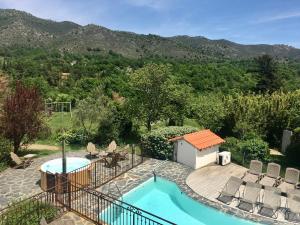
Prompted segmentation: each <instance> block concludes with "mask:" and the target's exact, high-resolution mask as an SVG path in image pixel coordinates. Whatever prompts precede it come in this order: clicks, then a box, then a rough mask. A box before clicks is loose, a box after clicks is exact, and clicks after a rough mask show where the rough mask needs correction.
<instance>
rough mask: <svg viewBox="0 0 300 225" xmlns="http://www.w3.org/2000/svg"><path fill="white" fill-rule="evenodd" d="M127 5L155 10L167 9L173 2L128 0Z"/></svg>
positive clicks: (169, 0)
mask: <svg viewBox="0 0 300 225" xmlns="http://www.w3.org/2000/svg"><path fill="white" fill-rule="evenodd" d="M127 3H128V4H130V5H133V6H137V7H147V8H152V9H155V10H164V9H167V8H168V6H169V5H170V3H171V0H127Z"/></svg>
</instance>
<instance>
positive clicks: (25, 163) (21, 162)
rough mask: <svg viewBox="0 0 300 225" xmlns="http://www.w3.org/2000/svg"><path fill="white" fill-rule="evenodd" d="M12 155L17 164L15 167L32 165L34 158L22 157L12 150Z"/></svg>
mask: <svg viewBox="0 0 300 225" xmlns="http://www.w3.org/2000/svg"><path fill="white" fill-rule="evenodd" d="M10 157H11V159H12V161H14V163H15V164H16V165H15V166H14V168H15V169H18V168H23V169H25V168H26V167H28V166H30V165H31V163H32V159H21V158H20V157H19V156H17V155H16V154H15V153H14V152H10Z"/></svg>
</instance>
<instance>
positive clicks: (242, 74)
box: [0, 37, 300, 161]
mask: <svg viewBox="0 0 300 225" xmlns="http://www.w3.org/2000/svg"><path fill="white" fill-rule="evenodd" d="M153 38H154V37H153ZM177 41H182V40H177ZM0 50H1V51H0V57H2V59H3V60H2V61H1V62H0V67H1V68H2V71H3V73H5V74H6V75H7V76H8V77H9V78H10V80H11V82H10V88H12V89H14V88H15V86H16V81H17V80H21V81H22V83H23V84H24V86H26V88H33V87H36V88H37V89H38V91H39V93H41V97H43V99H44V100H46V101H47V102H56V101H60V102H62V101H67V102H71V105H72V112H73V114H72V115H73V116H72V118H71V117H70V116H63V117H61V115H66V114H67V113H66V112H64V113H58V112H52V113H51V114H50V117H48V118H45V122H46V123H47V124H48V125H49V129H46V130H44V132H42V133H39V136H38V139H39V140H38V142H39V143H46V144H57V140H58V133H59V131H60V130H61V128H64V129H65V131H66V132H67V134H68V141H69V143H70V144H71V145H74V144H75V145H86V143H87V142H88V141H93V142H94V143H96V144H99V145H106V144H107V143H109V142H110V141H111V140H112V139H114V140H117V141H118V142H119V143H120V142H121V143H122V142H125V143H138V142H140V140H141V137H145V136H147V135H148V134H150V133H152V131H153V132H155V131H156V130H157V129H158V130H160V129H164V127H169V126H183V125H186V121H189V122H190V121H192V122H193V124H192V125H193V126H194V123H195V124H196V125H199V126H200V127H204V128H208V129H211V130H212V131H214V132H216V133H217V134H219V135H221V136H222V137H233V138H236V140H237V142H238V143H237V146H239V147H238V148H237V149H236V150H232V151H236V152H237V153H236V155H237V156H238V157H239V156H241V157H240V158H241V159H243V158H244V152H243V151H242V150H241V149H240V145H242V144H243V143H244V142H246V141H248V143H246V144H248V145H247V146H246V144H245V143H244V144H245V146H244V149H247V151H249V154H250V155H251V154H252V149H251V148H250V147H249V146H251V143H252V142H255V143H256V144H257V145H258V144H259V145H260V144H261V148H259V149H263V146H265V145H264V144H263V143H267V144H268V145H269V146H270V147H272V148H279V147H280V141H281V136H282V131H283V129H295V128H296V127H299V126H300V124H299V123H300V114H299V110H298V109H299V107H300V100H299V99H300V98H299V97H300V92H299V89H300V78H299V75H300V63H299V62H297V61H295V60H287V59H284V60H283V59H275V58H272V57H271V56H268V55H263V56H260V57H257V58H247V59H243V60H234V59H230V58H227V59H209V60H204V59H201V60H195V61H194V60H182V59H180V60H178V59H175V58H173V59H171V58H164V57H161V56H155V57H141V58H135V57H133V58H126V57H123V56H121V55H118V54H116V53H114V52H109V53H108V54H100V53H99V51H94V50H92V49H90V51H88V52H81V53H76V52H72V51H71V52H64V51H57V50H53V49H51V48H49V49H45V48H42V47H41V48H23V47H18V48H14V49H12V48H9V47H8V48H5V49H4V48H3V49H1V48H0ZM100 52H101V51H100ZM58 111H59V110H58ZM196 125H195V126H196ZM24 140H25V139H24ZM26 140H27V136H26ZM142 140H143V138H142ZM256 144H255V145H256ZM147 151H148V150H147ZM164 151H165V150H162V151H161V150H157V153H153V152H151V151H148V153H149V154H150V155H152V156H155V157H158V158H164V157H165V156H164V154H165V153H164ZM245 151H246V150H245ZM255 151H256V150H255ZM262 152H263V151H262ZM262 152H261V153H262ZM256 153H257V151H256ZM256 153H255V154H256ZM261 153H259V154H258V155H259V157H260V156H261V155H260V154H261ZM168 154H169V153H168ZM255 154H254V155H255ZM258 155H255V156H258ZM168 157H169V156H168ZM249 157H250V156H249ZM251 157H252V156H251ZM253 157H254V156H253ZM267 157H268V156H267V155H264V154H263V155H262V156H261V158H262V159H264V160H267ZM241 161H242V160H241Z"/></svg>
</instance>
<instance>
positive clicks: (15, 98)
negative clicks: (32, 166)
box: [0, 82, 44, 152]
mask: <svg viewBox="0 0 300 225" xmlns="http://www.w3.org/2000/svg"><path fill="white" fill-rule="evenodd" d="M43 109H44V106H43V102H42V99H41V98H40V95H39V93H38V91H37V90H36V89H35V88H27V87H25V86H24V85H22V83H20V82H17V83H16V87H15V91H14V93H12V94H11V95H9V96H8V97H7V98H6V99H5V100H4V103H3V111H2V115H1V117H0V128H1V131H2V133H3V136H4V137H6V138H7V139H9V140H11V142H12V143H13V147H14V151H15V152H17V151H18V150H19V148H20V144H21V143H22V142H23V143H27V142H29V141H32V140H33V139H34V138H36V137H37V136H38V134H39V133H40V132H41V130H42V128H43V120H42V110H43Z"/></svg>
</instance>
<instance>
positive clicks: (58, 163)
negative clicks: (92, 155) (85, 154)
mask: <svg viewBox="0 0 300 225" xmlns="http://www.w3.org/2000/svg"><path fill="white" fill-rule="evenodd" d="M66 159H67V173H69V172H71V171H74V170H76V169H79V168H82V167H84V166H87V165H89V164H90V163H91V161H90V160H88V159H85V158H79V157H67V158H66ZM41 171H43V172H49V173H53V174H55V173H62V158H58V159H53V160H50V161H47V162H45V163H44V164H43V165H42V166H41Z"/></svg>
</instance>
